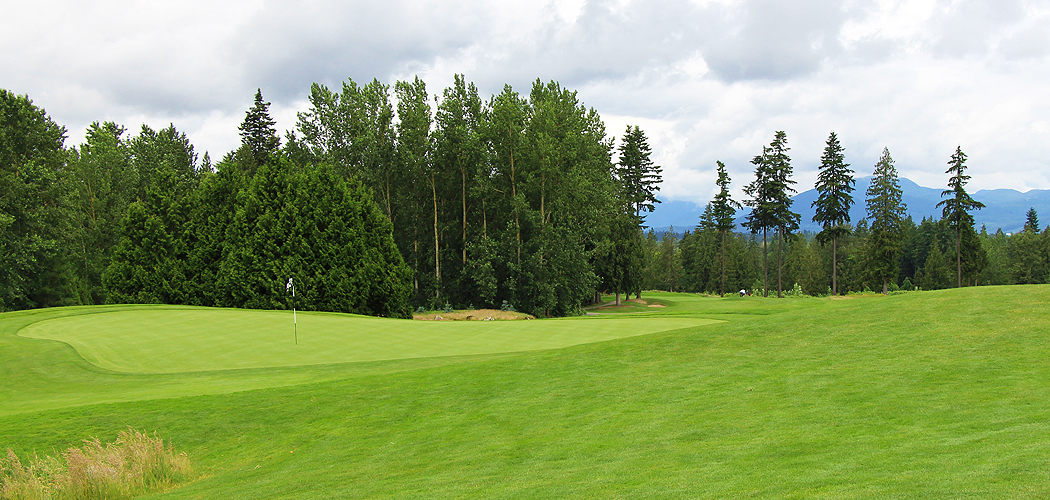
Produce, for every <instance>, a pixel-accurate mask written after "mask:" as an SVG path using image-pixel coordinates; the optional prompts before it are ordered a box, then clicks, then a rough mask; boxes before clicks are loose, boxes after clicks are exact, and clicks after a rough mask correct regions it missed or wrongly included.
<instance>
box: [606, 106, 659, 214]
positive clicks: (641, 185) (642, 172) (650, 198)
mask: <svg viewBox="0 0 1050 500" xmlns="http://www.w3.org/2000/svg"><path fill="white" fill-rule="evenodd" d="M619 151H620V161H619V163H617V164H616V177H617V179H618V180H619V181H620V193H621V194H620V197H621V198H622V199H623V200H624V201H625V202H626V203H627V204H628V205H629V206H631V207H632V208H633V209H634V215H635V217H637V218H638V220H639V222H642V221H644V220H645V216H644V215H642V212H652V211H653V209H654V208H655V205H654V204H655V203H660V200H658V199H656V192H657V191H659V190H660V181H661V180H663V178H662V177H661V176H660V172H661V171H662V169H661V168H660V166H659V165H654V164H653V161H652V160H651V159H650V158H649V156H650V155H651V154H652V148H650V147H649V139H648V138H647V137H646V136H645V132H643V131H642V129H640V128H638V126H637V125H634V126H633V127H632V126H631V125H628V126H627V130H626V131H625V132H624V134H623V140H621V141H620V147H619Z"/></svg>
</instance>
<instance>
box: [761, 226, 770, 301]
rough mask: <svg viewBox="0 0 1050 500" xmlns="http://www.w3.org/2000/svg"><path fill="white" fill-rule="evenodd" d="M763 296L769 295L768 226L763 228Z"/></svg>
mask: <svg viewBox="0 0 1050 500" xmlns="http://www.w3.org/2000/svg"><path fill="white" fill-rule="evenodd" d="M762 296H763V297H769V248H767V247H766V228H762Z"/></svg>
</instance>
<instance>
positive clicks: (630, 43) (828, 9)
mask: <svg viewBox="0 0 1050 500" xmlns="http://www.w3.org/2000/svg"><path fill="white" fill-rule="evenodd" d="M0 44H3V46H5V47H14V48H15V50H5V51H3V53H0V82H2V85H3V86H4V87H5V88H8V89H10V90H12V91H15V92H17V93H28V94H29V95H30V96H31V97H32V98H33V99H34V101H35V102H36V103H37V104H38V105H40V106H42V107H44V108H46V109H47V111H48V112H49V113H50V114H51V115H52V117H54V119H55V120H56V121H58V122H59V123H62V124H64V125H66V126H67V127H69V129H70V136H71V139H70V141H69V142H71V143H77V142H79V141H80V140H82V137H83V135H82V134H83V130H84V128H85V127H86V126H87V124H88V123H90V122H91V121H95V120H99V121H101V120H113V121H117V122H118V123H122V124H124V126H126V127H127V128H128V129H130V130H131V131H132V132H135V131H137V130H138V128H139V125H140V124H141V123H142V122H146V123H148V124H149V125H150V126H152V127H154V128H159V127H163V126H166V125H167V124H168V123H174V124H175V125H176V127H178V128H179V129H180V130H183V131H185V132H187V134H188V135H189V137H190V139H191V141H193V143H194V145H195V146H196V148H197V150H198V151H201V152H203V151H205V150H208V151H210V152H211V155H212V157H213V158H215V159H218V158H219V157H221V156H222V154H224V153H225V152H226V151H228V150H230V149H233V148H234V147H236V145H237V144H238V142H239V136H238V134H237V129H236V127H237V125H238V124H239V123H240V121H241V120H242V119H243V117H244V111H245V110H246V109H247V108H248V107H249V106H250V105H251V99H252V96H253V95H254V92H255V89H256V88H261V89H262V91H263V94H264V96H265V97H266V99H267V100H269V101H271V102H273V106H272V108H271V111H272V114H273V115H274V117H275V119H276V120H277V122H278V127H279V128H280V129H281V130H282V131H283V130H284V129H289V128H292V127H293V126H294V123H295V113H296V112H297V111H301V110H303V109H304V108H305V106H306V104H305V101H304V99H305V96H306V94H307V91H308V89H309V85H310V83H311V82H320V83H325V84H327V85H329V86H333V87H337V86H338V85H340V82H342V81H344V80H345V79H346V78H347V77H350V78H353V79H354V80H356V81H358V82H367V81H370V80H371V79H372V78H379V79H380V80H382V81H384V82H386V83H393V82H394V81H395V80H396V79H408V78H411V77H412V76H413V75H417V74H418V75H420V76H421V77H422V78H424V79H425V80H426V81H427V83H428V88H429V89H430V91H431V92H432V93H435V94H436V93H440V91H441V89H442V88H444V87H445V86H447V85H449V84H450V83H451V81H452V75H453V74H454V73H465V74H466V76H467V78H468V79H469V80H472V81H474V82H475V83H477V85H478V87H479V90H480V91H481V92H482V93H483V94H485V95H487V94H491V93H495V92H499V91H500V90H501V89H502V87H503V85H504V84H505V83H509V84H511V85H513V86H514V87H515V89H516V90H518V91H519V92H522V93H527V92H528V89H529V86H530V85H531V82H532V81H533V80H535V79H536V78H539V79H541V80H543V81H548V80H558V81H559V82H561V83H562V85H563V86H565V87H566V88H569V89H575V90H578V91H579V96H580V98H581V100H582V101H583V103H584V104H585V105H586V106H589V107H594V108H596V109H597V110H598V111H599V112H600V113H601V114H602V116H603V117H604V118H605V121H606V125H607V130H608V132H609V134H610V135H612V136H620V135H622V133H623V128H624V127H625V126H626V125H627V124H638V125H641V126H642V128H643V129H644V130H645V131H646V133H647V134H648V136H649V137H650V143H651V145H652V146H653V148H654V159H655V160H656V161H657V163H659V164H661V165H663V166H664V169H665V173H664V178H665V184H664V187H663V188H662V193H663V194H664V195H665V196H667V197H669V198H673V199H690V200H694V201H698V202H703V201H706V200H707V199H709V198H710V196H711V195H712V193H713V190H714V186H713V183H714V164H715V160H719V159H720V160H722V161H724V162H725V163H726V164H727V165H728V166H729V169H730V175H731V176H732V177H733V180H734V186H736V187H737V188H738V190H739V187H741V186H743V185H744V184H746V183H747V182H749V181H750V176H751V165H750V163H748V162H749V160H750V159H751V157H753V156H754V155H755V154H757V153H759V152H760V151H761V147H762V145H763V144H768V143H769V142H770V141H771V140H772V137H773V133H774V132H775V131H776V130H785V131H786V132H787V134H788V140H789V145H790V146H791V147H792V151H791V154H792V158H793V159H794V165H795V169H796V179H797V180H798V182H799V184H798V187H799V190H803V189H808V188H809V186H810V185H812V181H813V179H815V170H816V167H817V162H818V161H819V157H820V153H821V150H822V148H823V146H824V140H825V139H826V138H827V135H828V132H830V131H831V130H835V131H836V132H838V134H839V137H840V139H841V140H842V141H843V144H844V146H845V147H846V154H847V161H850V162H851V163H852V164H853V166H854V168H855V169H856V170H857V173H858V175H867V174H869V173H870V170H871V169H872V166H873V165H874V163H875V161H876V160H877V158H878V154H879V153H880V152H881V151H882V148H883V147H889V149H890V151H891V153H892V154H893V156H894V158H895V159H896V160H897V166H898V169H899V170H900V171H901V173H902V175H905V176H908V177H910V178H912V179H913V180H915V181H916V182H918V183H919V184H923V185H927V186H940V185H943V184H944V174H943V171H944V169H945V162H947V160H948V157H949V156H950V154H951V152H952V151H954V148H955V147H956V146H957V145H961V146H962V147H963V150H964V151H966V152H967V153H968V154H969V155H970V163H969V164H970V168H971V170H970V173H971V175H972V176H973V180H972V184H971V185H972V186H973V187H974V189H979V188H994V187H1009V188H1016V189H1022V190H1023V189H1030V188H1044V189H1046V188H1050V164H1048V160H1047V158H1050V125H1047V123H1048V121H1047V120H1048V118H1047V117H1048V116H1050V113H1048V112H1050V96H1048V95H1047V92H1046V90H1045V89H1046V87H1045V83H1044V82H1046V81H1050V6H1047V4H1046V2H1045V1H1042V0H1005V1H1000V0H996V1H992V0H966V1H938V0H845V1H842V2H839V3H837V4H835V3H828V2H824V1H816V0H802V1H797V2H780V1H776V0H726V1H711V0H707V1H697V0H694V1H690V0H651V1H647V2H639V1H637V0H635V1H632V0H597V1H591V0H587V1H585V0H565V1H549V2H527V1H518V2H482V1H478V0H473V1H466V2H419V1H414V0H390V1H387V2H382V3H377V2H361V1H357V2H349V3H346V2H331V1H324V0H316V1H307V2H287V1H276V2H270V1H267V2H263V1H262V0H241V1H236V2H201V1H191V2H182V3H173V4H164V3H160V4H158V3H154V2H144V1H131V0H124V1H98V2H87V3H85V2H65V1H58V0H43V1H41V2H23V3H19V4H13V5H11V6H8V8H7V10H6V11H5V17H4V19H0Z"/></svg>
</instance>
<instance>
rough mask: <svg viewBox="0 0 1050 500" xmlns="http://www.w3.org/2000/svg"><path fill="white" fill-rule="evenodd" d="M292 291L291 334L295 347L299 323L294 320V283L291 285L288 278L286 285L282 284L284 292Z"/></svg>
mask: <svg viewBox="0 0 1050 500" xmlns="http://www.w3.org/2000/svg"><path fill="white" fill-rule="evenodd" d="M289 290H291V291H292V334H293V335H295V345H299V322H298V321H296V320H295V283H292V278H288V283H285V284H284V291H285V292H287V291H289Z"/></svg>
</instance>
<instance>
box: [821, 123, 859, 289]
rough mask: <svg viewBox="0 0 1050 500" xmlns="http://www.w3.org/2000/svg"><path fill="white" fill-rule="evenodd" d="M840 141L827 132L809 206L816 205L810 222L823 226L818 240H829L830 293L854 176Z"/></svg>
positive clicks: (834, 285)
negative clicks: (812, 198)
mask: <svg viewBox="0 0 1050 500" xmlns="http://www.w3.org/2000/svg"><path fill="white" fill-rule="evenodd" d="M842 151H843V149H842V145H841V144H839V138H838V136H837V135H835V132H831V135H830V136H828V141H827V146H826V147H825V148H824V154H823V155H822V156H821V157H820V173H819V174H818V175H817V192H819V193H820V194H819V195H818V196H817V199H816V201H814V202H813V204H812V206H813V207H815V208H816V213H814V215H813V222H818V223H820V225H821V227H823V230H822V231H821V232H820V234H818V235H817V239H818V241H821V242H827V241H828V240H829V239H830V240H831V293H832V294H833V295H838V293H839V288H838V276H839V275H838V254H839V252H838V240H839V238H841V237H843V236H846V235H848V234H849V233H850V229H849V222H850V220H849V208H850V207H851V206H852V205H853V195H852V194H851V193H852V192H853V189H854V187H853V186H854V184H856V180H854V179H853V170H851V169H850V168H849V163H846V160H845V158H844V157H843V154H842Z"/></svg>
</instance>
